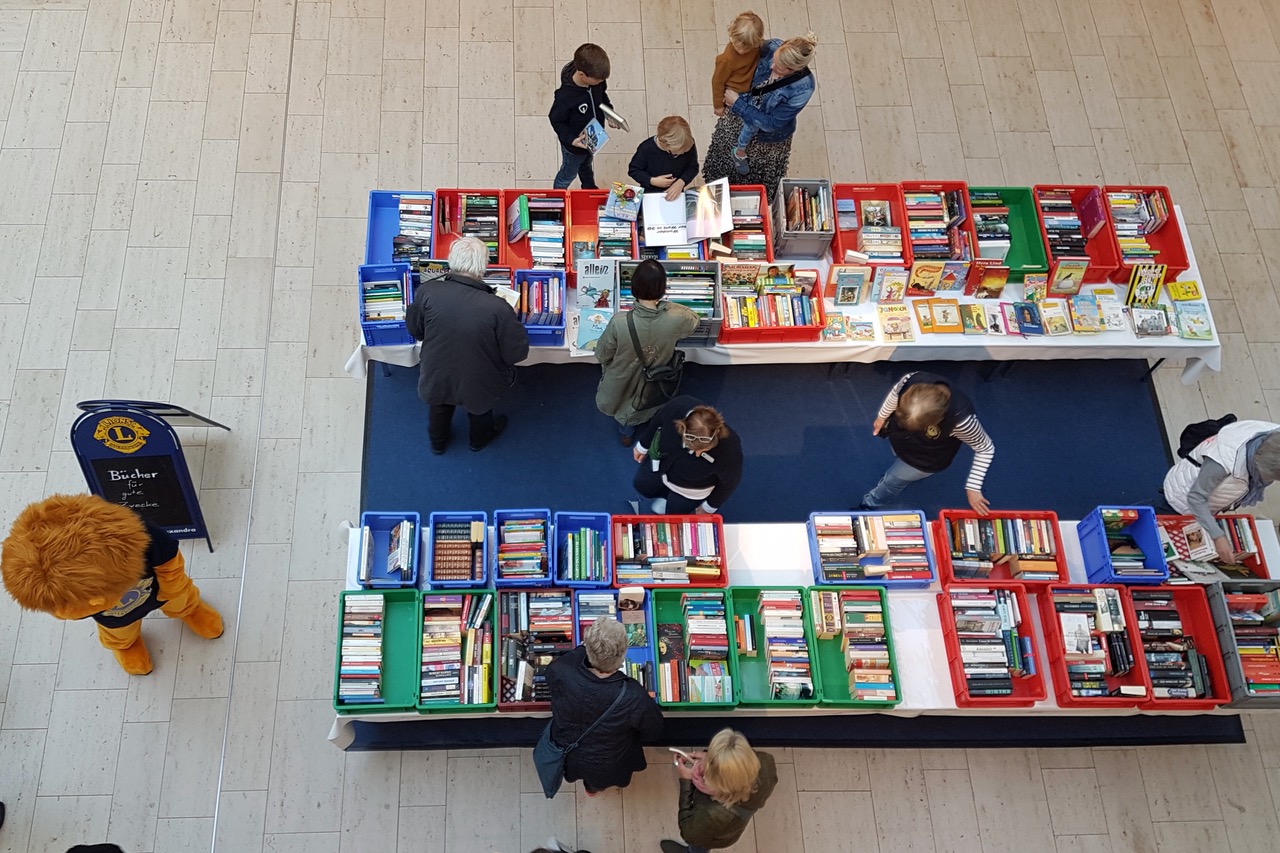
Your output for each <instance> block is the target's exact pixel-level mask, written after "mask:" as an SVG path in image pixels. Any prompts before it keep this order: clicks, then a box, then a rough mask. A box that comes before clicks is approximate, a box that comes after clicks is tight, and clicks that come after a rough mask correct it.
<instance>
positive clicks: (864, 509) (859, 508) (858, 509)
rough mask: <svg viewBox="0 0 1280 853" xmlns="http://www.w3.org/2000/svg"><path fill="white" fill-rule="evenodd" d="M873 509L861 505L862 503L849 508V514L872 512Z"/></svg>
mask: <svg viewBox="0 0 1280 853" xmlns="http://www.w3.org/2000/svg"><path fill="white" fill-rule="evenodd" d="M875 509H876V507H873V506H867V505H866V504H863V503H860V504H858V505H857V506H851V507H849V511H850V512H874V511H875Z"/></svg>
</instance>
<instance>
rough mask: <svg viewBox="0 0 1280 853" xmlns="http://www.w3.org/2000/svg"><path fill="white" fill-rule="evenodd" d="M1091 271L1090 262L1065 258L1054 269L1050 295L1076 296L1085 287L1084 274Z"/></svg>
mask: <svg viewBox="0 0 1280 853" xmlns="http://www.w3.org/2000/svg"><path fill="white" fill-rule="evenodd" d="M1088 269H1089V260H1088V259H1087V258H1085V259H1083V260H1076V259H1073V258H1063V259H1062V260H1060V261H1058V263H1057V265H1056V266H1055V267H1054V268H1053V280H1052V281H1051V282H1050V283H1049V293H1050V294H1052V295H1053V296H1075V295H1076V294H1077V293H1079V292H1080V288H1081V286H1083V285H1084V274H1085V271H1086V270H1088Z"/></svg>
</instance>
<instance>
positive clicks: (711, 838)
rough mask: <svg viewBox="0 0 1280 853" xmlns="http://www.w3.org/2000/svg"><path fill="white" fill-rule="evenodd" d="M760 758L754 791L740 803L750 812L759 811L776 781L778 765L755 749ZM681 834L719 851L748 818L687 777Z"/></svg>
mask: <svg viewBox="0 0 1280 853" xmlns="http://www.w3.org/2000/svg"><path fill="white" fill-rule="evenodd" d="M756 757H757V758H759V759H760V776H759V777H758V778H757V779H756V791H755V793H754V794H752V795H751V798H750V799H748V800H747V801H746V802H745V803H741V804H740V805H741V806H742V807H743V808H745V809H750V810H751V811H753V812H754V811H759V810H760V808H761V807H762V806H763V805H764V803H765V800H767V799H769V795H770V794H772V793H773V788H774V786H775V785H777V784H778V768H777V765H775V764H774V762H773V756H772V755H770V754H769V753H767V752H761V751H760V750H756ZM679 821H680V836H681V837H682V838H683V839H684V842H685V844H695V845H697V846H698V847H707V848H709V849H712V850H719V849H723V848H725V847H732V846H733V845H734V844H736V843H737V842H738V839H739V838H741V837H742V833H743V831H744V830H745V829H746V828H747V823H748V822H749V821H747V820H744V819H743V818H741V817H739V816H738V815H737V814H735V813H734V812H733V811H732V810H731V809H730V808H729V807H727V806H722V805H721V804H720V803H717V802H716V801H715V800H713V799H711V797H709V796H707V795H706V794H704V793H702V792H701V791H699V790H698V789H697V788H695V787H694V786H693V783H692V782H690V781H689V780H688V779H681V780H680V818H679Z"/></svg>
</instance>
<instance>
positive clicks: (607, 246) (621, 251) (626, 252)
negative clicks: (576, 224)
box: [596, 207, 635, 258]
mask: <svg viewBox="0 0 1280 853" xmlns="http://www.w3.org/2000/svg"><path fill="white" fill-rule="evenodd" d="M634 225H635V223H634V222H628V221H627V220H625V219H615V218H614V217H612V216H605V215H604V208H603V207H601V208H600V212H599V215H598V217H597V219H596V254H597V256H598V257H601V258H631V257H634V256H635V246H634V245H632V241H631V229H632V227H633V226H634Z"/></svg>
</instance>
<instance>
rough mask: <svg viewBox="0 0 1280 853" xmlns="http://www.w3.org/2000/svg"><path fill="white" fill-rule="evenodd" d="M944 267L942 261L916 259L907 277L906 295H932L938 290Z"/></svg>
mask: <svg viewBox="0 0 1280 853" xmlns="http://www.w3.org/2000/svg"><path fill="white" fill-rule="evenodd" d="M946 268H947V265H946V264H945V263H943V262H942V261H916V262H915V263H914V264H912V265H911V277H910V278H908V279H907V296H933V295H934V294H935V293H937V292H938V285H939V284H940V283H941V281H942V273H943V272H944V271H945V270H946Z"/></svg>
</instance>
